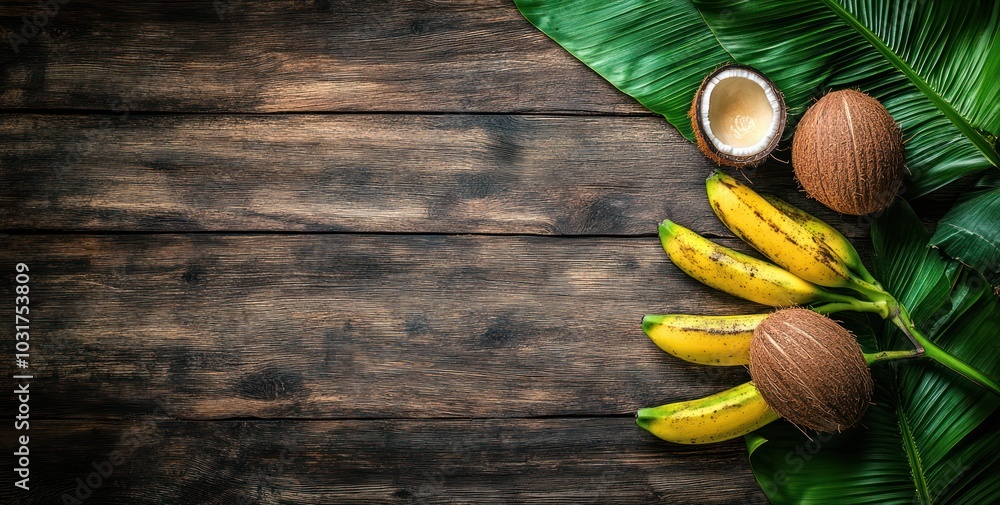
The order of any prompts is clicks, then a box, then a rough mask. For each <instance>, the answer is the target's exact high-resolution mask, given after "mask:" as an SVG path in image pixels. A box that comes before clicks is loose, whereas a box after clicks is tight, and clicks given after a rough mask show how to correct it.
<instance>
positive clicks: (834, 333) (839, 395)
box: [750, 308, 873, 433]
mask: <svg viewBox="0 0 1000 505" xmlns="http://www.w3.org/2000/svg"><path fill="white" fill-rule="evenodd" d="M750 375H751V376H752V377H753V381H754V383H755V384H756V385H757V389H758V390H760V393H761V396H763V397H764V400H765V401H766V402H767V404H768V405H769V406H770V407H771V409H773V410H774V411H775V412H776V413H778V414H779V415H781V416H782V417H784V418H785V419H788V420H789V421H791V422H792V423H795V424H796V425H798V426H802V427H806V428H810V429H813V430H816V431H822V432H827V433H839V432H841V431H843V430H845V429H847V428H849V427H851V426H853V425H854V424H855V423H857V422H858V421H860V420H861V418H862V417H864V414H865V411H866V410H867V409H868V404H869V403H870V402H871V397H872V389H873V383H872V376H871V371H870V370H869V369H868V364H867V363H866V362H865V357H864V354H863V352H862V350H861V346H859V345H858V343H857V341H856V340H855V339H854V336H853V335H851V333H850V332H849V331H847V330H846V329H844V328H843V327H841V326H840V325H839V324H837V323H836V322H834V321H833V320H831V319H830V318H828V317H826V316H823V315H820V314H817V313H816V312H813V311H811V310H806V309H800V308H791V309H784V310H779V311H777V312H775V313H774V314H772V315H770V316H768V317H767V319H765V320H764V321H763V322H762V323H761V324H760V325H759V326H758V327H757V329H756V330H755V331H754V338H753V340H752V341H751V343H750Z"/></svg>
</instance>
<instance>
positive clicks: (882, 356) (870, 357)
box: [865, 349, 923, 366]
mask: <svg viewBox="0 0 1000 505" xmlns="http://www.w3.org/2000/svg"><path fill="white" fill-rule="evenodd" d="M922 356H923V353H920V352H917V350H916V349H914V350H912V351H882V352H873V353H865V362H866V363H868V366H871V365H872V364H874V363H881V362H883V361H895V360H897V359H914V358H920V357H922Z"/></svg>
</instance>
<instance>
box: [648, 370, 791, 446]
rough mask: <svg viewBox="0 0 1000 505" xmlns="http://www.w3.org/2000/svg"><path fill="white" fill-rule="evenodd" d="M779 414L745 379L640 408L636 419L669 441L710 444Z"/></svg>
mask: <svg viewBox="0 0 1000 505" xmlns="http://www.w3.org/2000/svg"><path fill="white" fill-rule="evenodd" d="M778 418H779V416H778V414H776V413H775V412H774V411H773V410H771V408H770V407H768V406H767V403H766V402H765V401H764V398H763V397H762V396H761V395H760V392H759V391H757V388H756V387H755V386H754V384H753V382H747V383H746V384H742V385H739V386H736V387H734V388H731V389H727V390H725V391H722V392H720V393H716V394H714V395H711V396H706V397H704V398H699V399H697V400H688V401H683V402H677V403H671V404H668V405H661V406H659V407H650V408H645V409H641V410H639V412H638V413H636V419H635V422H636V424H638V425H639V426H641V427H642V428H643V429H645V430H646V431H648V432H650V433H652V434H653V435H656V436H657V437H659V438H661V439H663V440H666V441H668V442H674V443H678V444H709V443H713V442H722V441H724V440H730V439H733V438H736V437H741V436H743V435H746V434H747V433H750V432H751V431H753V430H756V429H758V428H760V427H762V426H764V425H766V424H768V423H770V422H773V421H775V420H777V419H778Z"/></svg>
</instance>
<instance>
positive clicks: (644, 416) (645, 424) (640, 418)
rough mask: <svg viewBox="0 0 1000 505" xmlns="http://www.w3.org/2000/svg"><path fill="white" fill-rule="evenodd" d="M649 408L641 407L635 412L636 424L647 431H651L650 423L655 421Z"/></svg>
mask: <svg viewBox="0 0 1000 505" xmlns="http://www.w3.org/2000/svg"><path fill="white" fill-rule="evenodd" d="M649 410H650V409H649V408H645V409H639V411H638V412H636V413H635V424H637V425H639V427H640V428H642V429H644V430H646V431H649V425H650V423H652V422H653V416H651V415H649Z"/></svg>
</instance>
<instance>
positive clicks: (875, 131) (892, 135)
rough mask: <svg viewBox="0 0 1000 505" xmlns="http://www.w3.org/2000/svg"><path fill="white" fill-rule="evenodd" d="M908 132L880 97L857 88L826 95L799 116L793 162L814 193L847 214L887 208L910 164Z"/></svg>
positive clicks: (824, 202)
mask: <svg viewBox="0 0 1000 505" xmlns="http://www.w3.org/2000/svg"><path fill="white" fill-rule="evenodd" d="M905 163H906V157H905V154H904V152H903V134H902V132H901V131H900V130H899V126H898V125H897V124H896V122H895V121H893V119H892V116H891V115H890V114H889V111H887V110H885V107H883V106H882V104H881V103H879V101H878V100H876V99H874V98H872V97H870V96H868V95H866V94H864V93H862V92H860V91H854V90H851V89H845V90H841V91H834V92H833V93H830V94H827V95H826V96H824V97H823V98H820V99H819V101H817V102H816V103H815V104H813V106H812V107H810V108H809V110H807V111H806V113H805V115H804V116H802V120H801V121H799V125H798V126H797V127H796V129H795V137H794V139H792V167H794V169H795V176H796V177H797V178H798V179H799V183H800V184H802V188H803V189H805V190H806V193H808V194H809V196H811V197H813V198H815V199H817V200H819V201H820V202H821V203H823V205H826V206H827V207H830V208H831V209H833V210H835V211H837V212H840V213H843V214H851V215H855V216H860V215H864V214H870V213H872V212H879V211H882V210H885V209H886V208H887V207H888V206H889V204H891V203H892V200H893V198H895V197H896V194H897V193H898V192H899V190H900V188H901V186H902V182H903V173H904V171H905V170H906V168H905Z"/></svg>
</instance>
